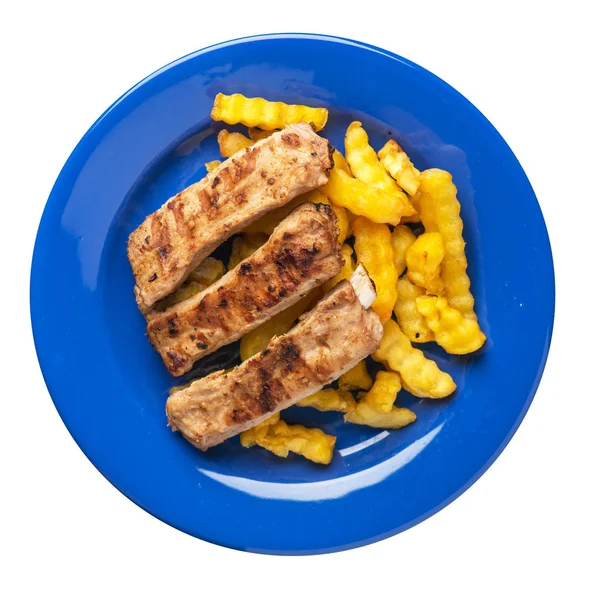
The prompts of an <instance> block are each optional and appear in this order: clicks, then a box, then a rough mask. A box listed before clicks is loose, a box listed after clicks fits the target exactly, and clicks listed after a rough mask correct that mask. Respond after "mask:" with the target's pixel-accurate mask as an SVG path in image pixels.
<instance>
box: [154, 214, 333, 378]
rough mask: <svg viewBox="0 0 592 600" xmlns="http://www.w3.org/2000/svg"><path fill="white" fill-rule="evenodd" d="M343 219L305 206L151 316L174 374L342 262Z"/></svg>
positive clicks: (304, 290)
mask: <svg viewBox="0 0 592 600" xmlns="http://www.w3.org/2000/svg"><path fill="white" fill-rule="evenodd" d="M337 235H338V231H337V219H336V217H335V214H334V213H333V211H332V210H331V208H330V207H329V206H327V205H325V204H318V205H314V204H310V203H307V204H303V205H302V206H299V207H298V208H297V209H296V210H295V211H294V212H293V213H292V214H291V215H289V216H288V217H287V218H286V219H285V220H284V221H282V223H280V225H278V227H277V229H276V230H275V231H274V233H273V234H272V235H271V237H270V238H269V240H268V241H267V242H266V243H265V244H264V245H263V246H261V248H259V249H258V250H256V251H255V252H254V253H253V254H252V255H251V256H250V257H249V258H248V259H246V260H243V261H242V262H241V263H239V264H238V265H237V266H236V267H235V268H234V269H232V270H231V271H229V272H228V273H227V274H226V275H224V277H222V278H221V279H219V280H218V281H217V282H216V283H215V284H213V285H212V286H210V287H209V288H207V289H206V290H204V291H203V292H201V293H199V294H197V295H196V296H192V297H191V298H188V299H187V300H184V301H183V302H181V303H180V304H176V305H174V306H172V307H170V308H169V309H168V310H167V311H165V312H164V313H162V314H159V315H158V316H156V317H154V318H153V319H151V320H150V321H149V322H148V337H149V339H150V342H151V344H152V345H153V346H154V348H155V349H156V350H157V351H158V352H159V353H160V355H161V357H162V359H163V361H164V363H165V365H166V367H167V369H168V370H169V372H170V373H171V374H172V375H182V374H183V373H186V372H187V371H189V370H190V369H191V367H192V366H193V363H194V362H195V361H196V360H198V359H199V358H201V357H202V356H205V355H207V354H210V353H211V352H213V351H214V350H216V349H217V348H220V347H221V346H224V345H226V344H230V343H231V342H233V341H235V340H237V339H238V338H240V337H241V335H244V334H245V333H246V332H248V331H250V330H252V329H254V328H255V327H257V326H258V325H261V324H262V323H264V322H265V321H267V320H268V319H270V318H271V317H273V316H274V315H276V314H278V313H279V312H280V311H282V310H283V309H285V308H287V307H288V306H290V305H292V304H294V303H295V302H297V301H298V300H299V299H300V298H301V297H302V296H305V295H306V294H308V292H310V291H311V290H312V289H313V288H315V287H317V286H319V285H320V284H321V283H322V282H323V281H326V280H327V279H329V278H330V277H332V276H333V275H335V274H336V273H337V272H338V271H339V269H340V267H341V256H340V247H339V244H338V243H337Z"/></svg>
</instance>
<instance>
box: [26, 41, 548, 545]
mask: <svg viewBox="0 0 592 600" xmlns="http://www.w3.org/2000/svg"><path fill="white" fill-rule="evenodd" d="M218 92H225V93H232V92H242V93H244V94H245V95H247V96H264V97H266V98H270V99H274V100H283V101H286V102H297V103H302V104H310V105H315V106H316V105H322V106H327V107H328V108H329V109H330V119H329V125H328V127H327V128H326V129H325V130H324V131H323V134H324V135H326V136H328V137H329V139H330V140H331V141H332V142H333V143H334V144H335V145H336V146H337V147H339V148H342V147H343V146H342V143H343V133H344V131H345V128H346V126H347V124H348V123H349V122H350V121H351V120H353V119H359V120H361V121H362V122H363V123H364V126H365V127H366V128H367V130H368V131H369V134H370V138H371V142H372V143H373V145H374V146H375V147H378V146H380V145H381V144H383V143H384V142H385V140H386V139H387V138H388V137H389V136H393V137H394V138H395V139H396V140H398V141H399V142H400V143H401V145H402V146H403V147H404V148H405V150H406V151H407V152H408V153H409V155H410V157H411V159H412V160H413V162H414V163H415V165H416V166H417V167H418V168H420V169H425V168H428V167H440V168H442V169H446V170H448V171H450V172H451V173H452V174H453V177H454V181H455V183H456V185H457V187H458V190H459V198H460V201H461V204H462V216H463V219H464V223H465V239H466V242H467V253H468V259H469V275H470V277H471V281H472V291H473V293H474V295H475V299H476V309H477V313H478V315H479V318H480V321H481V323H482V326H483V329H484V331H485V333H486V334H487V336H488V342H487V345H486V347H485V348H484V349H483V351H482V352H480V353H479V354H478V355H475V356H471V357H468V358H466V357H450V356H446V355H445V354H444V353H443V352H441V351H440V350H439V349H438V348H436V347H432V345H428V346H426V352H427V354H428V355H429V356H430V357H432V358H435V360H436V361H437V362H438V364H439V365H440V366H441V367H442V368H443V369H445V370H447V371H449V372H450V373H451V374H452V376H453V377H454V379H455V381H456V382H457V383H458V392H457V393H456V394H455V396H454V397H453V398H452V399H450V400H448V401H445V402H434V401H419V400H417V399H415V398H412V397H411V396H408V395H406V394H401V399H400V401H399V402H400V403H401V405H403V406H409V407H410V408H412V409H413V410H414V411H415V412H416V413H417V421H416V422H415V423H414V424H413V425H411V426H409V427H407V428H405V429H402V430H400V431H395V432H386V431H379V430H372V429H367V428H363V427H358V426H354V425H349V424H344V423H343V422H342V420H341V418H340V416H339V415H336V413H317V412H315V411H313V410H311V409H299V408H292V409H290V410H289V411H288V412H287V413H286V417H287V419H288V420H291V421H298V422H303V423H305V424H317V425H320V426H321V427H322V428H323V429H325V430H326V431H328V432H329V433H332V434H334V435H336V436H337V447H336V452H335V458H334V460H333V463H332V464H331V465H330V466H328V467H322V466H318V465H314V464H311V463H309V462H307V461H305V460H303V459H302V458H300V457H297V456H290V457H289V458H288V459H286V460H283V459H279V458H276V457H275V456H273V455H271V454H269V453H267V452H266V451H264V450H261V449H251V450H245V449H243V448H241V447H240V445H239V443H238V441H237V440H230V441H228V442H226V443H225V444H223V445H221V446H219V447H216V448H214V449H212V450H210V451H208V452H207V453H201V452H199V451H198V450H195V449H194V448H193V447H192V446H190V445H189V444H188V443H187V442H186V441H184V440H183V438H182V437H181V436H180V435H179V434H174V433H172V432H171V431H170V429H168V428H167V425H166V418H165V413H164V404H165V400H166V398H167V390H168V389H169V388H170V387H171V386H172V385H174V384H175V383H176V382H175V381H174V380H173V378H171V377H170V376H169V375H168V374H167V372H166V370H165V368H164V366H163V365H162V363H161V360H160V358H159V356H158V355H157V354H156V353H155V352H154V351H153V350H152V349H151V348H150V345H149V343H148V341H147V340H146V338H145V336H144V332H145V323H144V320H143V317H142V315H141V314H140V312H139V311H138V309H137V307H136V305H135V302H134V295H133V291H132V289H133V283H134V282H133V278H132V274H131V270H130V268H129V265H128V263H127V258H126V240H127V237H128V235H129V233H130V232H131V231H132V230H133V229H135V228H136V227H137V226H138V225H139V224H140V223H141V221H142V220H143V219H144V218H145V217H146V215H148V214H149V213H151V212H153V211H154V210H156V209H157V208H158V207H159V206H160V205H161V204H162V203H163V202H164V201H165V200H166V199H167V198H169V197H170V196H172V195H174V194H175V193H177V192H178V191H180V190H181V189H183V188H185V187H186V186H188V185H190V184H191V183H194V182H195V181H198V180H200V179H201V178H202V177H203V176H204V175H205V169H204V167H203V164H204V162H205V161H209V160H213V159H216V158H218V157H219V155H218V149H217V144H216V133H217V131H218V130H219V129H220V128H221V127H220V125H219V124H216V123H213V122H212V121H211V120H210V117H209V113H210V109H211V106H212V101H213V98H214V96H215V95H216V93H218ZM222 252H223V250H222ZM553 311H554V278H553V263H552V258H551V249H550V246H549V239H548V237H547V231H546V229H545V223H544V221H543V217H542V214H541V210H540V208H539V205H538V204H537V200H536V198H535V195H534V193H533V191H532V189H531V187H530V184H529V182H528V180H527V178H526V175H525V174H524V172H523V170H522V168H521V167H520V165H519V163H518V161H517V160H516V158H515V156H514V155H513V154H512V151H511V150H510V148H509V147H508V146H507V144H506V143H505V142H504V140H503V139H502V138H501V137H500V135H499V134H498V133H497V131H496V130H495V129H494V128H493V126H492V125H491V124H490V123H489V122H488V121H487V120H486V119H485V117H484V116H483V115H482V114H481V113H480V112H479V111H478V110H477V109H476V108H475V107H474V106H473V105H472V104H470V103H469V102H468V101H467V100H466V99H465V98H463V97H462V96H461V95H460V94H459V93H458V92H456V91H455V90H454V89H452V88H451V87H450V86H448V85H447V84H446V83H444V82H443V81H442V80H440V79H438V78H437V77H435V76H434V75H432V74H431V73H429V72H427V71H425V70H424V69H422V68H421V67H418V66H417V65H414V64H413V63H410V62H409V61H407V60H405V59H403V58H400V57H398V56H396V55H394V54H391V53H389V52H386V51H384V50H381V49H379V48H374V47H371V46H367V45H364V44H360V43H358V42H353V41H350V40H343V39H337V38H332V37H326V36H317V35H301V34H297V35H291V34H289V35H267V36H261V37H254V38H246V39H241V40H236V41H233V42H228V43H225V44H220V45H218V46H213V47H211V48H207V49H205V50H202V51H200V52H196V53H194V54H191V55H189V56H187V57H185V58H182V59H180V60H178V61H176V62H174V63H172V64H170V65H168V66H166V67H164V68H163V69H161V70H159V71H157V72H156V73H154V74H153V75H151V76H149V77H148V78H146V79H145V80H144V81H142V82H141V83H139V84H138V85H136V86H135V87H134V88H132V89H131V90H130V91H129V92H127V93H126V94H124V95H123V96H122V97H121V98H120V99H119V100H117V102H115V104H113V106H111V107H110V108H109V109H108V110H107V111H106V112H105V113H104V114H103V115H102V116H101V117H100V118H99V119H98V121H97V122H96V123H95V124H94V125H93V126H92V127H91V128H90V130H89V131H88V133H87V134H86V135H85V136H84V137H83V138H82V140H81V141H80V143H79V144H78V146H77V147H76V148H75V150H74V152H73V153H72V155H71V156H70V158H69V159H68V162H67V163H66V165H65V166H64V168H63V170H62V172H61V173H60V176H59V177H58V180H57V181H56V184H55V186H54V188H53V191H52V193H51V196H50V198H49V200H48V202H47V206H46V208H45V212H44V214H43V218H42V220H41V224H40V226H39V232H38V235H37V242H36V245H35V253H34V258H33V267H32V272H31V315H32V322H33V331H34V335H35V343H36V347H37V353H38V356H39V362H40V363H41V368H42V370H43V374H44V376H45V381H46V382H47V386H48V388H49V391H50V393H51V396H52V398H53V401H54V403H55V405H56V408H57V409H58V411H59V413H60V415H61V417H62V419H63V420H64V423H65V424H66V426H67V427H68V429H69V431H70V433H71V434H72V436H73V437H74V439H75V440H76V442H77V443H78V444H79V446H80V447H81V448H82V450H83V451H84V452H85V454H86V455H87V456H88V458H89V459H90V460H91V461H92V462H93V464H94V465H95V466H96V467H97V469H99V471H101V473H103V475H104V476H105V477H107V479H108V480H109V481H111V483H113V485H115V486H116V487H117V488H118V489H119V490H121V492H123V493H124V494H125V495H126V496H128V497H129V498H130V499H131V500H133V501H134V502H136V503H137V504H138V505H139V506H141V507H142V508H144V509H145V510H147V511H149V512H150V513H151V514H153V515H155V516H156V517H158V518H159V519H162V520H163V521H165V522H167V523H170V524H171V525H173V526H174V527H177V528H179V529H181V530H183V531H186V532H187V533H190V534H192V535H195V536H197V537H199V538H202V539H204V540H208V541H211V542H215V543H218V544H222V545H225V546H230V547H232V548H238V549H241V550H250V551H253V552H265V553H273V554H312V553H320V552H330V551H335V550H343V549H346V548H353V547H355V546H360V545H362V544H367V543H370V542H373V541H376V540H379V539H382V538H385V537H387V536H390V535H393V534H395V533H398V532H400V531H403V530H404V529H406V528H408V527H411V526H412V525H414V524H415V523H418V522H420V521H422V520H423V519H425V518H427V517H429V516H430V515H432V514H434V513H435V512H436V511H438V510H440V509H441V508H442V507H443V506H445V505H446V504H448V503H449V502H451V501H452V500H453V499H454V498H456V497H457V496H458V495H459V494H461V493H462V492H463V491H464V490H466V489H467V488H468V487H469V486H470V485H471V484H472V483H473V482H474V481H475V480H476V479H477V478H478V477H479V476H480V475H481V474H482V473H483V472H484V471H485V470H486V469H487V467H489V465H490V464H491V463H492V462H493V461H494V460H495V458H496V457H497V456H498V455H499V453H500V452H501V451H502V449H503V448H504V446H505V445H506V444H507V443H508V441H509V439H510V438H511V437H512V435H513V434H514V432H515V431H516V428H517V427H518V425H519V423H520V422H521V420H522V418H523V417H524V414H525V413H526V410H527V409H528V406H529V405H530V402H531V401H532V398H533V396H534V393H535V390H536V388H537V385H538V383H539V380H540V378H541V374H542V371H543V367H544V364H545V359H546V357H547V352H548V349H549V343H550V340H551V330H552V325H553ZM233 360H236V347H235V346H231V347H229V348H227V349H226V350H225V351H224V352H222V353H220V354H219V355H217V356H216V357H214V358H213V359H211V360H210V361H209V362H208V361H207V360H204V361H202V362H203V363H205V364H202V365H201V367H200V369H201V370H200V371H198V373H203V372H204V371H206V370H207V369H208V368H210V369H211V368H212V367H213V365H214V363H217V364H224V363H231V362H232V361H233Z"/></svg>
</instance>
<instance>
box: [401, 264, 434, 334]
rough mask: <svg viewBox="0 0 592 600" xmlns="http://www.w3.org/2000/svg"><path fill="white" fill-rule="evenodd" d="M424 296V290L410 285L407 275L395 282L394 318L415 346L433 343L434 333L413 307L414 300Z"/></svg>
mask: <svg viewBox="0 0 592 600" xmlns="http://www.w3.org/2000/svg"><path fill="white" fill-rule="evenodd" d="M424 294H425V289H424V288H421V287H419V286H417V285H415V284H413V283H411V282H410V281H409V278H408V277H407V275H403V277H401V279H399V281H397V302H396V303H395V317H397V323H398V324H399V327H400V328H401V331H402V332H403V333H404V334H405V335H406V336H407V337H408V338H409V339H410V340H411V341H412V342H415V343H417V344H423V343H425V342H433V341H434V332H433V331H432V330H431V329H430V328H429V327H428V324H427V323H426V320H425V317H424V316H423V315H422V314H421V313H420V312H419V311H418V310H417V306H416V305H415V300H416V298H419V297H420V296H423V295H424Z"/></svg>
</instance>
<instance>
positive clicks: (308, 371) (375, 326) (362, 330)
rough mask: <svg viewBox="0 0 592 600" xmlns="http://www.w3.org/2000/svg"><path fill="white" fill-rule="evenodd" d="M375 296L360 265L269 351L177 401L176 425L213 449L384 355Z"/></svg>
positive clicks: (170, 405) (170, 412)
mask: <svg viewBox="0 0 592 600" xmlns="http://www.w3.org/2000/svg"><path fill="white" fill-rule="evenodd" d="M374 297H375V292H374V286H373V285H372V281H371V280H370V278H369V277H368V275H367V273H366V272H365V269H364V268H363V267H361V266H360V267H358V269H357V270H356V272H355V273H354V275H352V277H351V279H350V280H349V281H342V282H341V283H339V284H338V285H337V286H336V287H335V288H334V289H333V290H331V291H330V292H329V293H328V294H327V295H326V296H325V297H324V298H323V299H322V300H320V301H319V303H318V304H317V305H316V306H315V307H314V308H313V309H312V310H311V311H309V312H308V313H307V314H306V315H305V316H304V317H303V318H302V319H301V320H300V321H299V322H298V324H297V325H296V326H295V327H294V328H292V329H291V330H290V331H289V332H288V333H285V334H284V335H281V336H278V337H275V338H273V339H272V340H271V341H270V342H269V345H268V346H267V348H266V349H265V350H263V352H260V353H259V354H256V355H255V356H253V357H252V358H250V359H249V360H247V361H245V362H243V363H242V364H240V365H239V366H237V367H235V368H234V369H233V370H232V371H231V372H230V373H226V374H224V373H223V372H222V371H218V372H216V373H212V374H210V375H208V376H207V377H204V378H202V379H198V380H196V381H194V382H193V383H192V384H191V385H190V386H189V387H188V388H186V389H184V390H180V391H178V392H176V393H174V394H172V395H171V396H170V397H169V399H168V400H167V403H166V412H167V416H168V420H169V424H170V425H171V427H172V428H173V429H174V430H179V431H180V432H181V433H182V434H183V436H184V437H185V438H186V439H187V440H188V441H189V442H190V443H191V444H193V445H194V446H196V447H197V448H199V449H200V450H206V449H207V448H210V447H211V446H215V445H216V444H219V443H221V442H223V441H224V440H225V439H227V438H229V437H231V436H234V435H237V434H238V433H241V432H242V431H244V430H246V429H250V428H252V427H255V426H257V425H259V424H260V423H261V422H262V421H264V420H265V419H268V418H269V417H271V416H272V415H274V414H275V413H277V412H279V411H280V410H283V409H285V408H287V407H288V406H291V405H293V404H295V403H296V402H298V401H299V400H302V399H303V398H306V397H308V396H310V395H311V394H313V393H314V392H316V391H318V390H320V389H321V388H322V387H324V386H325V385H327V384H329V383H331V382H332V381H334V380H335V379H337V378H338V377H339V376H340V375H341V374H342V373H344V372H346V371H348V370H349V369H350V368H351V367H353V366H354V365H355V364H357V363H358V362H359V361H360V360H362V359H363V358H365V357H366V356H368V354H370V353H371V352H373V351H374V350H376V349H377V348H378V346H379V344H380V339H381V337H382V325H381V323H380V319H379V318H378V316H377V315H376V313H375V312H374V311H373V310H372V309H370V308H369V307H370V304H372V302H373V301H374Z"/></svg>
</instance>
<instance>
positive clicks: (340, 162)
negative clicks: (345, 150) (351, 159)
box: [333, 148, 352, 177]
mask: <svg viewBox="0 0 592 600" xmlns="http://www.w3.org/2000/svg"><path fill="white" fill-rule="evenodd" d="M333 163H334V165H335V166H334V167H333V168H334V169H341V170H342V171H345V172H346V173H347V174H348V175H349V176H350V177H351V176H352V172H351V169H350V168H349V165H348V164H347V160H345V156H343V154H341V152H339V150H337V148H335V149H334V151H333Z"/></svg>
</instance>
